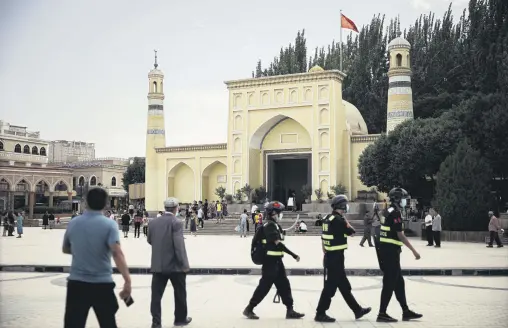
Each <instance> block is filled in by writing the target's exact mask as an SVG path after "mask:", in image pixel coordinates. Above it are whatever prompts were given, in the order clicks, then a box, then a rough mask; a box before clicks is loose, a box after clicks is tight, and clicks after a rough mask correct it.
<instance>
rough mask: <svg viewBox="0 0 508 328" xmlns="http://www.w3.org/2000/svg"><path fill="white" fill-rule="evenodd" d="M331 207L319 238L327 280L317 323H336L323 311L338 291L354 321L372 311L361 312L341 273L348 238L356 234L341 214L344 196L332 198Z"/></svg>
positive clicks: (346, 204)
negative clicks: (353, 315) (354, 318)
mask: <svg viewBox="0 0 508 328" xmlns="http://www.w3.org/2000/svg"><path fill="white" fill-rule="evenodd" d="M331 205H332V209H333V211H332V214H328V215H327V216H325V217H324V219H323V226H322V228H323V232H322V235H321V239H322V241H323V245H322V247H323V253H324V266H325V272H326V280H325V285H324V287H323V291H322V292H321V298H320V299H319V304H318V307H317V309H316V317H315V318H314V320H315V321H318V322H335V319H334V318H331V317H329V316H328V315H327V314H326V311H327V310H328V309H329V308H330V303H331V302H332V297H333V296H335V292H336V291H337V288H338V289H339V291H340V293H341V294H342V297H343V298H344V301H346V304H347V305H348V306H349V308H350V309H351V310H352V311H353V313H354V314H355V317H356V319H360V318H361V317H363V316H364V315H366V314H367V313H369V312H370V311H371V308H370V307H369V308H362V307H361V306H360V304H358V302H357V301H356V299H355V297H354V296H353V294H352V293H351V284H350V283H349V280H348V279H347V277H346V271H345V269H344V250H346V249H347V236H351V235H353V234H354V233H355V230H354V229H353V228H352V227H351V225H350V224H349V222H348V221H347V220H346V218H345V217H344V213H346V212H347V208H348V199H347V197H346V196H345V195H338V196H335V197H334V198H333V199H332V204H331Z"/></svg>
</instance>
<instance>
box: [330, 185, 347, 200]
mask: <svg viewBox="0 0 508 328" xmlns="http://www.w3.org/2000/svg"><path fill="white" fill-rule="evenodd" d="M330 189H331V190H332V192H333V196H337V195H345V194H347V188H346V186H344V185H343V184H342V183H339V184H338V185H335V186H332V187H331V188H330ZM332 198H333V197H332Z"/></svg>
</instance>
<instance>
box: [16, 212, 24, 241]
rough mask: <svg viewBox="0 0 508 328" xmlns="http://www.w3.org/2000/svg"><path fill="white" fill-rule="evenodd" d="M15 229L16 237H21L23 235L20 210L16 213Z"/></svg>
mask: <svg viewBox="0 0 508 328" xmlns="http://www.w3.org/2000/svg"><path fill="white" fill-rule="evenodd" d="M16 228H17V229H16V230H17V233H18V236H17V237H16V238H21V236H22V235H23V215H22V214H21V212H19V213H16Z"/></svg>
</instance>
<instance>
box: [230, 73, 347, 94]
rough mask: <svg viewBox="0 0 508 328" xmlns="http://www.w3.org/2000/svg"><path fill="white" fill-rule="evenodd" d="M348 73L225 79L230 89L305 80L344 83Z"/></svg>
mask: <svg viewBox="0 0 508 328" xmlns="http://www.w3.org/2000/svg"><path fill="white" fill-rule="evenodd" d="M345 77H346V74H344V73H342V72H341V71H339V70H329V71H322V72H313V73H298V74H288V75H277V76H267V77H259V78H250V79H243V80H233V81H225V82H224V83H225V84H226V85H227V87H228V89H230V90H231V89H242V88H255V87H263V86H270V85H277V84H297V83H305V82H311V83H312V82H320V81H330V80H333V81H337V82H340V83H342V81H343V80H344V78H345Z"/></svg>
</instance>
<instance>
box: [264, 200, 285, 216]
mask: <svg viewBox="0 0 508 328" xmlns="http://www.w3.org/2000/svg"><path fill="white" fill-rule="evenodd" d="M265 211H266V216H267V217H268V218H269V217H270V216H272V214H273V213H275V214H280V212H282V211H284V204H282V203H281V202H278V201H276V200H275V201H273V202H269V203H268V204H266V205H265Z"/></svg>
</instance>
